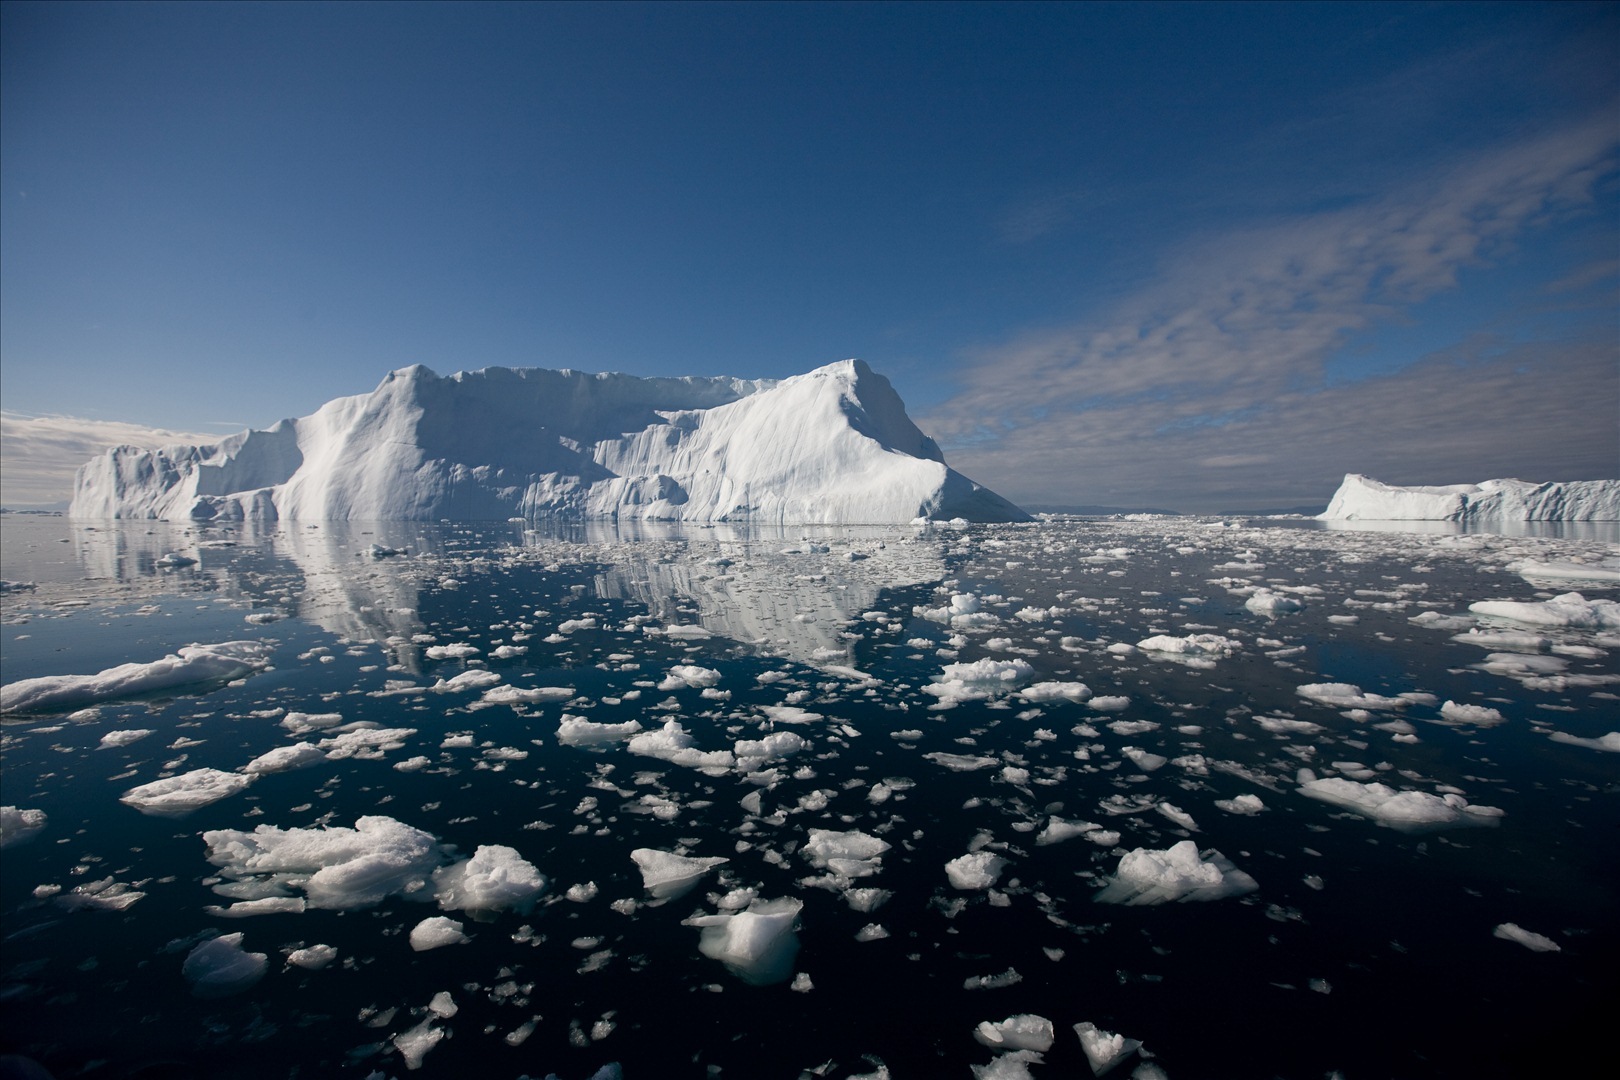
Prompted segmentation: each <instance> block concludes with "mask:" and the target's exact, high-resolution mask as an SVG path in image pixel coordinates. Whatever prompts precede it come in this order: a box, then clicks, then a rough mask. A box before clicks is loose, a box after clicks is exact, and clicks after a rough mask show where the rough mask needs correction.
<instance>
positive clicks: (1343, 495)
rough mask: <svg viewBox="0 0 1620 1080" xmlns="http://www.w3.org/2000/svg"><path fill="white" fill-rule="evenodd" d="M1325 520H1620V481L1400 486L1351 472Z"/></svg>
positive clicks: (1495, 481)
mask: <svg viewBox="0 0 1620 1080" xmlns="http://www.w3.org/2000/svg"><path fill="white" fill-rule="evenodd" d="M1321 517H1322V518H1323V519H1336V520H1355V519H1360V520H1363V521H1461V522H1492V521H1620V480H1572V481H1568V482H1566V483H1547V484H1531V483H1527V482H1526V481H1523V480H1486V481H1484V482H1483V483H1479V484H1451V485H1448V486H1442V487H1396V486H1394V485H1393V484H1381V483H1379V482H1378V481H1377V480H1374V479H1372V478H1371V477H1366V476H1359V475H1357V474H1356V473H1350V474H1349V475H1347V476H1346V477H1345V478H1344V483H1343V484H1341V485H1339V490H1338V491H1337V492H1335V493H1334V495H1333V501H1332V502H1331V503H1329V504H1328V508H1327V511H1326V512H1325V513H1323V514H1322V515H1321Z"/></svg>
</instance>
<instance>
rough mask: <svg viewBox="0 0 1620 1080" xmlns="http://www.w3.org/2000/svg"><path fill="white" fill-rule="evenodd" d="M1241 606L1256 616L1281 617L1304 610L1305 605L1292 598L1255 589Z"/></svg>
mask: <svg viewBox="0 0 1620 1080" xmlns="http://www.w3.org/2000/svg"><path fill="white" fill-rule="evenodd" d="M1243 606H1244V607H1246V608H1248V609H1249V610H1250V611H1252V612H1254V613H1255V614H1256V615H1282V614H1286V613H1287V612H1291V611H1303V610H1305V604H1304V603H1303V602H1302V601H1300V600H1298V599H1296V598H1295V597H1292V596H1283V595H1282V594H1280V593H1274V592H1272V591H1271V590H1270V589H1257V590H1255V592H1254V594H1253V595H1251V596H1250V597H1249V598H1248V599H1247V600H1245V601H1244V602H1243Z"/></svg>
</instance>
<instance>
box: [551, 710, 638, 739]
mask: <svg viewBox="0 0 1620 1080" xmlns="http://www.w3.org/2000/svg"><path fill="white" fill-rule="evenodd" d="M639 734H641V721H639V720H626V721H625V722H624V723H622V724H597V723H592V722H591V721H589V720H587V719H585V718H584V717H583V716H571V715H569V714H568V713H563V715H562V722H561V723H559V724H558V725H557V742H558V743H559V744H560V745H562V746H605V745H607V744H608V743H613V742H619V741H621V740H623V739H628V738H630V737H631V736H633V735H639Z"/></svg>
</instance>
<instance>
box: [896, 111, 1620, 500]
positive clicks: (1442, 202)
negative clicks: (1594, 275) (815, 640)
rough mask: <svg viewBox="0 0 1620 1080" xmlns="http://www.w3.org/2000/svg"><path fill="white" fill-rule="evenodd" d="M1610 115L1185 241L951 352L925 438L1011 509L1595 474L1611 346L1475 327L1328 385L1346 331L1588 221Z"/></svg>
mask: <svg viewBox="0 0 1620 1080" xmlns="http://www.w3.org/2000/svg"><path fill="white" fill-rule="evenodd" d="M1610 115H1611V114H1610V113H1608V112H1605V113H1604V114H1601V115H1598V116H1595V117H1592V118H1590V119H1586V120H1583V121H1580V122H1577V123H1572V124H1569V125H1568V126H1565V127H1562V128H1556V129H1551V130H1547V131H1544V132H1542V133H1540V134H1538V135H1536V136H1534V137H1530V138H1526V139H1522V140H1520V141H1518V142H1515V143H1513V144H1510V145H1506V146H1500V147H1497V148H1495V149H1493V150H1491V151H1489V152H1484V153H1478V154H1475V155H1473V156H1471V157H1469V158H1467V159H1457V160H1454V161H1452V162H1451V163H1449V164H1448V165H1446V166H1443V167H1440V168H1437V169H1436V170H1434V171H1433V172H1432V173H1431V174H1430V175H1427V176H1425V177H1423V178H1422V179H1421V180H1420V181H1418V182H1412V183H1408V184H1407V185H1404V186H1402V187H1400V188H1398V189H1397V190H1395V191H1393V192H1392V193H1390V194H1388V195H1386V196H1385V197H1383V198H1381V199H1379V200H1376V201H1369V202H1365V203H1362V204H1359V205H1354V206H1350V207H1345V208H1341V209H1337V210H1333V211H1329V212H1323V213H1316V214H1310V215H1298V216H1294V217H1291V218H1285V219H1275V220H1271V221H1268V222H1262V223H1258V224H1251V225H1249V226H1247V227H1243V228H1238V229H1232V230H1229V231H1226V232H1223V233H1213V234H1205V235H1203V236H1199V237H1195V238H1193V239H1191V240H1190V241H1188V242H1187V243H1185V244H1184V245H1183V246H1181V247H1180V248H1179V250H1177V251H1176V252H1175V253H1173V255H1172V256H1171V257H1170V258H1169V259H1167V260H1166V261H1165V263H1164V264H1163V268H1162V272H1161V273H1160V275H1159V277H1158V278H1157V280H1156V282H1155V283H1153V284H1151V285H1149V286H1147V287H1145V288H1143V289H1141V290H1139V291H1137V292H1136V293H1135V294H1133V295H1131V296H1128V297H1127V298H1125V299H1124V300H1123V301H1121V302H1120V303H1119V304H1117V305H1116V306H1115V307H1114V308H1113V309H1112V310H1110V311H1108V312H1106V313H1104V314H1103V315H1102V316H1101V317H1097V318H1093V319H1090V320H1088V321H1086V322H1084V323H1080V324H1075V325H1070V326H1064V327H1057V328H1052V329H1047V330H1042V331H1036V332H1032V333H1029V334H1026V335H1024V336H1021V337H1018V338H1015V339H1014V340H1011V341H1009V342H1007V343H1006V344H1003V345H1001V346H998V347H994V348H990V349H986V350H982V351H980V352H978V353H976V354H972V355H969V356H968V357H967V360H966V363H965V365H964V367H963V369H962V370H961V371H960V373H959V375H960V385H961V390H960V392H959V393H958V394H956V396H954V397H953V398H951V399H949V400H947V401H946V402H945V403H944V404H943V405H941V406H940V407H939V408H938V409H937V410H935V411H934V413H933V414H932V415H930V416H926V417H924V418H923V426H924V427H925V429H926V430H928V431H930V433H931V434H933V435H934V436H935V437H936V438H938V439H939V440H940V442H941V443H942V444H943V445H944V447H945V449H946V450H947V452H948V453H950V455H951V461H952V464H953V465H956V466H957V467H958V468H961V469H963V470H964V471H965V472H967V473H968V474H969V475H972V476H974V477H975V479H978V480H980V481H982V482H984V483H987V484H989V485H990V486H992V487H994V488H996V489H997V490H1000V491H1001V492H1002V493H1003V494H1006V495H1008V496H1009V497H1011V498H1013V499H1015V500H1022V501H1025V502H1071V501H1072V502H1119V501H1124V502H1127V503H1136V504H1148V503H1153V504H1159V505H1163V504H1166V503H1168V504H1169V505H1181V506H1184V507H1185V508H1187V509H1218V508H1219V507H1218V505H1214V504H1215V503H1217V502H1218V500H1219V498H1220V497H1221V493H1222V492H1231V493H1236V492H1240V491H1241V492H1246V493H1247V495H1246V496H1245V497H1246V498H1248V499H1249V501H1251V502H1252V501H1253V500H1254V499H1255V498H1259V499H1261V500H1262V501H1270V500H1283V501H1292V502H1301V501H1304V502H1309V501H1312V500H1320V501H1323V502H1325V500H1326V497H1327V495H1328V494H1329V493H1331V491H1332V488H1333V485H1334V484H1336V483H1337V480H1338V478H1339V476H1340V475H1342V473H1344V472H1345V471H1365V472H1369V473H1371V474H1373V475H1378V476H1380V478H1384V479H1390V480H1393V481H1396V482H1399V481H1400V480H1401V479H1403V478H1404V479H1406V480H1408V481H1417V480H1424V481H1427V482H1441V481H1442V480H1444V481H1455V480H1460V479H1469V480H1473V479H1483V478H1485V476H1490V475H1498V474H1499V472H1501V471H1502V470H1503V469H1504V468H1506V469H1507V471H1520V472H1524V473H1526V474H1529V473H1531V472H1533V471H1536V470H1543V471H1545V472H1546V475H1543V476H1541V477H1534V476H1527V478H1532V479H1534V478H1541V479H1553V478H1567V479H1575V478H1578V477H1576V476H1574V475H1570V473H1571V471H1572V470H1574V471H1582V472H1586V473H1588V474H1595V475H1614V474H1615V467H1616V457H1617V454H1616V438H1615V422H1616V415H1617V414H1616V400H1617V398H1620V371H1617V357H1616V352H1615V349H1614V346H1613V343H1612V340H1611V341H1608V342H1606V343H1605V342H1565V343H1563V344H1562V345H1560V344H1556V343H1552V342H1542V343H1540V344H1532V345H1526V344H1525V343H1523V342H1514V341H1504V340H1493V339H1492V338H1491V337H1490V336H1489V335H1482V336H1480V337H1478V338H1476V339H1475V340H1472V341H1469V342H1459V343H1458V345H1457V348H1455V349H1453V350H1451V352H1450V354H1449V355H1447V356H1444V357H1434V358H1431V359H1430V360H1427V361H1424V362H1423V363H1417V364H1412V365H1411V366H1409V367H1405V368H1402V369H1400V370H1398V371H1395V372H1393V373H1388V374H1385V375H1382V376H1377V377H1373V378H1370V379H1367V380H1364V381H1362V382H1358V383H1355V384H1352V385H1348V386H1343V385H1333V384H1332V380H1331V379H1330V378H1329V372H1328V363H1329V361H1330V360H1331V359H1333V358H1334V356H1335V354H1336V353H1337V352H1338V351H1339V350H1341V349H1342V348H1343V347H1344V346H1345V345H1346V344H1347V342H1349V341H1350V340H1351V339H1352V338H1353V337H1354V336H1355V335H1357V334H1359V333H1363V332H1365V331H1368V330H1369V329H1372V328H1374V327H1376V326H1379V325H1381V324H1384V323H1387V322H1390V321H1393V320H1396V319H1398V318H1400V317H1401V316H1402V314H1403V313H1404V312H1406V311H1407V310H1409V309H1410V308H1412V307H1413V306H1414V305H1416V304H1418V303H1420V302H1422V301H1424V300H1426V299H1429V298H1431V297H1433V296H1435V295H1437V294H1439V293H1441V292H1443V291H1446V290H1448V289H1451V288H1453V287H1455V286H1456V284H1457V281H1458V275H1459V273H1460V272H1462V271H1464V270H1466V269H1468V268H1470V267H1475V266H1480V265H1487V264H1489V263H1490V262H1491V261H1492V260H1493V259H1495V258H1497V257H1498V256H1500V255H1501V254H1502V253H1504V252H1505V251H1508V250H1511V246H1512V245H1513V243H1514V240H1515V237H1517V236H1520V235H1522V234H1524V233H1526V232H1527V231H1528V230H1533V229H1536V228H1538V227H1542V226H1545V225H1547V224H1550V223H1554V222H1557V221H1560V220H1562V219H1564V218H1566V217H1568V216H1570V215H1577V214H1580V213H1582V212H1584V211H1586V210H1588V209H1589V208H1590V207H1591V205H1592V203H1593V202H1594V200H1595V198H1596V197H1597V195H1596V192H1597V190H1598V188H1599V186H1600V184H1601V183H1603V181H1604V180H1605V178H1612V175H1613V172H1614V169H1615V150H1616V140H1615V134H1614V130H1613V125H1612V122H1611V120H1610ZM1413 359H1414V360H1416V359H1417V358H1416V357H1414V358H1413ZM1346 418H1352V419H1351V422H1345V419H1346ZM1439 433H1444V434H1443V437H1442V436H1441V435H1440V434H1439ZM1521 435H1522V438H1521V437H1520V436H1521ZM1535 440H1550V443H1551V445H1550V446H1549V445H1532V442H1533V441H1535ZM1450 470H1456V472H1455V473H1451V474H1450V475H1446V476H1431V475H1429V472H1430V471H1435V472H1441V471H1448V472H1449V471H1450ZM1593 470H1595V473H1593ZM1413 471H1420V472H1423V473H1424V475H1422V476H1412V475H1407V476H1404V477H1400V476H1396V475H1395V474H1396V473H1403V474H1409V473H1412V472H1413ZM1195 504H1201V505H1195Z"/></svg>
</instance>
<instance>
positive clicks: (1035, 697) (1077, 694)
mask: <svg viewBox="0 0 1620 1080" xmlns="http://www.w3.org/2000/svg"><path fill="white" fill-rule="evenodd" d="M1018 696H1019V697H1021V698H1023V699H1024V700H1025V701H1085V700H1086V699H1087V698H1089V697H1090V696H1091V687H1089V686H1087V685H1086V684H1085V683H1083V682H1038V683H1035V684H1033V685H1031V686H1026V687H1024V688H1023V689H1022V690H1020V691H1018Z"/></svg>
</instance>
